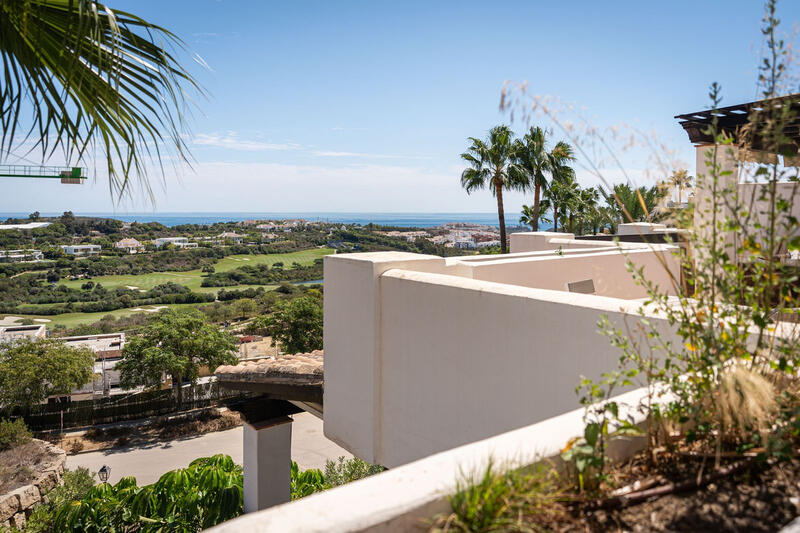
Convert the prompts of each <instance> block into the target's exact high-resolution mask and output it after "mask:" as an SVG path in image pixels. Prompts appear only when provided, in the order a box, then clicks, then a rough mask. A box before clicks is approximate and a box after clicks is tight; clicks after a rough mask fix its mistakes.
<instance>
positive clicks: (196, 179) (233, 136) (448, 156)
mask: <svg viewBox="0 0 800 533" xmlns="http://www.w3.org/2000/svg"><path fill="white" fill-rule="evenodd" d="M107 3H108V4H109V5H110V6H111V7H112V8H117V9H121V10H128V11H131V12H135V13H136V14H138V15H141V16H143V17H145V18H147V19H149V20H151V21H153V22H156V23H159V24H161V25H163V26H165V27H167V28H168V29H170V30H172V31H173V32H175V33H176V34H178V35H179V36H180V37H182V38H183V39H184V40H185V41H186V43H187V45H188V47H189V48H190V49H191V50H192V51H193V52H196V53H197V54H198V55H199V56H201V57H202V58H203V59H204V60H205V62H206V63H207V64H208V65H209V67H210V70H203V69H202V68H200V67H199V66H193V67H192V71H193V72H194V73H195V74H196V75H197V77H198V79H199V80H200V82H201V83H202V84H203V85H204V86H205V88H206V89H207V91H208V93H209V97H208V98H205V99H199V100H198V104H199V106H200V108H201V109H202V113H196V116H195V117H194V120H193V122H192V130H193V136H192V138H191V140H190V145H191V147H192V151H193V154H194V156H195V158H196V160H197V163H196V165H195V168H194V171H192V172H188V171H187V172H181V173H180V175H175V174H173V173H172V172H171V171H170V172H169V173H168V174H167V176H166V177H165V179H164V181H163V182H162V181H161V179H160V177H157V176H154V178H153V183H154V192H155V195H156V203H155V205H152V204H151V203H150V201H149V200H147V199H146V198H144V197H143V195H142V194H141V193H140V192H134V193H133V195H132V197H131V198H128V199H127V200H125V201H123V202H122V203H121V204H116V203H115V202H114V201H113V200H112V198H111V197H110V195H109V192H108V188H107V184H106V181H105V178H104V177H103V176H102V175H100V174H97V175H95V176H94V180H93V181H92V182H91V183H89V184H87V185H84V186H66V185H61V184H58V183H49V182H44V181H24V180H8V181H5V182H4V189H5V191H7V192H6V194H3V195H2V198H0V211H2V212H9V211H13V212H29V211H33V210H40V211H43V212H50V211H63V210H67V209H71V210H73V211H76V212H99V211H112V210H116V211H118V212H126V211H134V212H142V211H153V210H156V211H264V212H268V211H269V212H280V211H286V212H290V211H315V210H317V211H328V212H330V211H406V212H409V211H424V212H436V211H440V212H441V211H446V212H453V211H458V212H462V211H468V212H475V211H492V210H494V200H493V199H492V197H491V195H489V194H488V193H474V194H473V195H472V196H467V195H466V194H465V193H464V192H463V191H462V190H461V189H460V187H459V174H460V170H461V168H462V165H461V164H460V161H459V157H458V156H459V154H460V153H461V152H462V151H463V150H464V149H465V148H466V146H467V141H466V138H467V137H468V136H483V135H484V134H485V133H486V131H487V130H488V129H489V128H491V127H492V126H494V125H496V124H498V123H508V122H509V116H508V114H507V113H502V112H500V110H499V109H498V102H499V97H500V91H501V88H502V87H503V84H504V82H506V81H507V80H512V81H517V82H521V81H524V80H527V81H528V82H529V86H530V92H532V93H539V94H551V95H556V96H558V97H559V98H561V99H563V100H566V101H570V102H574V103H576V104H579V105H581V106H585V108H586V109H587V113H588V114H590V115H591V116H592V117H593V119H594V120H596V122H597V123H598V124H600V125H608V124H612V123H617V122H627V123H635V124H638V125H639V126H641V127H643V128H647V129H650V128H653V129H654V130H655V131H656V132H658V134H659V136H660V137H661V138H662V139H664V140H665V141H667V142H668V143H669V144H670V145H671V146H674V148H675V149H677V150H678V151H679V153H680V155H682V156H683V158H684V159H685V160H687V161H690V162H691V161H693V151H692V150H691V147H690V145H689V144H688V141H687V140H686V137H685V135H684V134H683V132H682V130H681V128H680V127H679V126H678V125H677V122H676V121H675V120H674V119H673V118H672V117H673V116H674V115H675V114H678V113H682V112H689V111H695V110H697V109H702V108H705V107H706V106H707V104H708V101H707V96H706V94H707V88H708V85H709V83H711V82H712V81H718V82H720V83H721V84H722V86H723V95H724V97H725V100H724V102H725V103H727V104H734V103H738V102H742V101H748V100H751V99H753V97H754V96H756V89H755V78H756V63H757V57H758V53H759V50H760V47H761V35H760V32H759V27H760V19H761V15H762V6H761V4H760V2H758V1H756V0H726V1H723V0H718V1H703V2H697V1H696V0H695V1H691V2H690V1H681V0H676V1H672V2H640V1H617V2H596V1H562V2H538V1H537V2H534V1H528V2H512V1H508V2H503V3H501V4H498V3H493V2H463V1H459V2H456V1H452V2H411V1H404V2H377V1H372V2H355V1H347V2H331V1H325V2H306V1H296V2H268V1H264V0H255V1H244V0H242V1H234V0H193V1H191V2H190V1H188V0H170V1H166V2H165V1H163V0H160V1H156V0H136V1H132V0H108V2H107ZM779 9H780V16H781V19H782V20H783V25H782V27H783V30H784V31H787V32H789V31H791V29H792V26H793V24H794V23H795V22H796V21H798V20H799V19H800V3H797V2H790V1H788V0H784V1H783V2H782V3H781V5H780V6H779ZM186 59H187V60H189V58H188V57H187V58H186ZM512 126H513V127H514V128H515V130H517V131H520V132H522V131H523V130H524V128H525V125H524V124H522V123H520V122H517V123H515V124H512ZM690 168H691V167H690ZM631 170H632V175H636V172H637V171H638V170H641V169H637V168H632V169H631ZM580 178H581V180H582V181H584V182H585V183H587V184H589V183H591V182H592V180H591V178H590V177H589V176H585V175H581V176H580ZM523 201H525V199H524V198H523V197H522V196H521V195H519V194H514V195H510V196H509V198H508V200H507V206H506V208H507V210H509V211H512V212H513V211H517V210H518V209H519V206H520V205H521V204H522V202H523Z"/></svg>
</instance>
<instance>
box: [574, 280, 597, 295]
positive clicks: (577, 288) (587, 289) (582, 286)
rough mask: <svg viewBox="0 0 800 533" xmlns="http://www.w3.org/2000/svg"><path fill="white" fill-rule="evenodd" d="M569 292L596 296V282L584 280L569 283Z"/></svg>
mask: <svg viewBox="0 0 800 533" xmlns="http://www.w3.org/2000/svg"><path fill="white" fill-rule="evenodd" d="M567 291H569V292H577V293H579V294H595V292H594V280H591V279H584V280H581V281H573V282H571V283H567Z"/></svg>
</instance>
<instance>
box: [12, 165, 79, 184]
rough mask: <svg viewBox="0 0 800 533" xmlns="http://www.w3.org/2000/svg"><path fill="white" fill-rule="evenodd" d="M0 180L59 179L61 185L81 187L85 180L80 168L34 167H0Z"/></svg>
mask: <svg viewBox="0 0 800 533" xmlns="http://www.w3.org/2000/svg"><path fill="white" fill-rule="evenodd" d="M0 178H46V179H60V180H61V183H67V184H70V185H82V184H83V182H84V181H85V180H86V176H84V175H83V168H81V167H45V166H34V165H0Z"/></svg>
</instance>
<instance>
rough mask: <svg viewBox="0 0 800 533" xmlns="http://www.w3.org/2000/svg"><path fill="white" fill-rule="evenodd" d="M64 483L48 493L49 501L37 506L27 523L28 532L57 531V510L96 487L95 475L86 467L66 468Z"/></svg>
mask: <svg viewBox="0 0 800 533" xmlns="http://www.w3.org/2000/svg"><path fill="white" fill-rule="evenodd" d="M62 481H63V483H62V484H61V485H58V486H57V487H55V488H54V489H53V490H51V491H50V492H49V493H47V501H45V502H44V503H42V505H40V506H38V507H36V508H35V509H34V510H33V512H32V513H31V515H30V516H29V517H28V520H27V522H26V524H25V531H26V532H27V533H49V532H51V531H55V516H56V512H57V511H58V510H59V509H61V508H62V507H64V506H66V505H70V504H71V503H72V502H73V501H79V500H82V499H83V498H84V497H85V496H86V495H87V494H88V493H89V491H90V490H91V489H92V487H94V485H95V481H94V476H93V474H91V473H90V472H89V470H88V469H86V468H82V467H80V468H77V469H75V470H65V471H64V475H63V476H62Z"/></svg>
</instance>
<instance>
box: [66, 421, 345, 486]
mask: <svg viewBox="0 0 800 533" xmlns="http://www.w3.org/2000/svg"><path fill="white" fill-rule="evenodd" d="M292 418H294V423H293V424H292V459H294V460H295V461H296V462H297V464H298V465H299V466H300V468H301V469H307V468H320V469H321V468H324V467H325V461H326V460H327V459H332V460H336V459H337V458H338V457H340V456H342V455H344V456H345V457H351V455H350V454H349V453H347V451H345V450H344V448H341V447H339V446H337V445H336V444H334V443H333V442H331V441H330V440H328V439H326V438H325V436H324V435H323V434H322V420H320V419H318V418H317V417H315V416H314V415H311V414H308V413H299V414H296V415H294V416H293V417H292ZM216 453H224V454H227V455H230V456H231V458H233V460H234V462H236V463H237V464H242V428H241V427H238V428H234V429H229V430H227V431H219V432H216V433H206V434H205V435H200V436H197V437H190V438H184V439H178V440H173V441H168V442H159V443H156V444H152V445H148V446H144V447H141V446H140V447H125V448H117V449H114V450H106V451H102V452H91V453H81V454H78V455H70V456H68V457H67V468H77V467H79V466H83V467H86V468H88V469H89V470H90V471H92V472H97V471H98V470H100V467H102V466H103V465H104V464H105V465H108V466H110V467H111V477H110V479H109V481H111V482H112V483H116V482H117V481H118V480H119V479H120V478H121V477H123V476H135V477H136V480H137V482H138V483H139V485H147V484H150V483H153V482H155V481H157V480H158V478H159V477H161V475H162V474H163V473H164V472H167V471H169V470H174V469H176V468H183V467H185V466H187V465H188V464H189V463H191V462H192V461H193V460H194V459H197V458H198V457H206V456H209V455H214V454H216Z"/></svg>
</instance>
